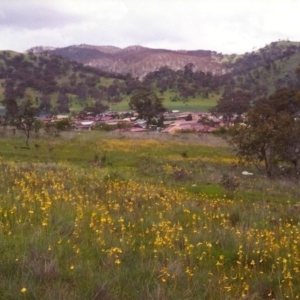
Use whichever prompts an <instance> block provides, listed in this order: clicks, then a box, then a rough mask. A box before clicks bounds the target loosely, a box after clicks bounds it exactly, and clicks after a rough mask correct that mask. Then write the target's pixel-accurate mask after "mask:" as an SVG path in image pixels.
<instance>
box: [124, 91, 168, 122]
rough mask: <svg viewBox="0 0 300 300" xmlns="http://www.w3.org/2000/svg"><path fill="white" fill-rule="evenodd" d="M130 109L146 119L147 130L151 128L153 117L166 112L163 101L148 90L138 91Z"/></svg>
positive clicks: (134, 95) (131, 101)
mask: <svg viewBox="0 0 300 300" xmlns="http://www.w3.org/2000/svg"><path fill="white" fill-rule="evenodd" d="M129 107H130V108H131V109H133V110H136V111H137V113H138V114H139V117H140V118H144V119H146V121H147V128H149V125H150V122H151V119H152V118H153V117H155V116H157V115H159V114H161V113H163V112H165V111H166V108H165V107H164V106H163V99H162V98H159V97H157V96H156V94H154V93H153V92H151V91H148V90H138V91H136V92H135V93H134V94H133V96H132V97H131V98H130V101H129Z"/></svg>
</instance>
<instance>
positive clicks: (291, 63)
mask: <svg viewBox="0 0 300 300" xmlns="http://www.w3.org/2000/svg"><path fill="white" fill-rule="evenodd" d="M81 48H84V52H80V51H79V50H80V49H81ZM81 48H80V47H79V48H78V49H77V50H78V51H79V52H78V51H77V52H76V53H77V54H76V55H79V54H80V53H88V52H90V53H93V55H94V56H95V55H96V54H97V53H98V52H99V51H100V52H101V53H104V54H103V56H106V57H112V55H113V54H114V53H117V52H119V51H120V50H119V49H118V48H116V47H112V46H99V47H97V46H87V45H83V46H81ZM142 48H143V47H142ZM47 49H48V50H47ZM47 49H45V48H39V49H38V50H36V51H28V53H25V54H22V53H16V52H12V51H2V52H0V101H2V103H3V105H4V106H6V104H7V103H8V102H9V100H10V99H16V100H17V101H21V100H22V99H23V98H24V97H25V94H26V93H29V94H31V95H32V96H33V98H34V99H35V104H36V105H37V106H38V107H39V108H40V110H41V111H42V112H45V113H64V112H70V111H80V110H83V109H85V108H86V109H89V110H93V111H95V112H99V111H103V110H104V109H106V108H108V107H110V108H111V107H114V106H115V105H118V104H119V103H124V105H123V104H122V107H124V108H126V107H128V105H127V101H128V100H129V98H130V97H131V95H132V92H134V91H135V90H137V89H139V88H144V89H150V90H152V91H154V92H155V93H157V94H158V95H159V96H160V97H162V98H164V99H165V100H166V102H167V103H168V105H170V106H172V107H173V108H175V107H176V105H177V104H179V102H181V107H184V105H188V101H192V102H193V103H194V104H195V105H197V103H200V101H203V100H206V99H213V101H212V102H210V103H213V102H214V103H215V101H216V100H217V99H219V98H220V97H221V96H222V95H223V94H224V93H227V94H228V91H234V90H242V91H244V92H247V93H248V95H250V97H251V99H253V100H254V99H257V98H261V97H265V96H268V95H270V94H272V93H274V91H275V90H277V89H279V88H281V87H293V88H298V89H300V76H299V74H300V68H299V63H300V43H297V42H288V41H280V42H274V43H271V44H270V45H267V46H266V47H264V48H262V49H259V50H256V51H253V52H251V53H245V54H244V55H220V54H218V55H217V54H216V55H215V56H214V54H213V53H214V52H212V51H210V52H209V51H208V52H205V51H193V52H194V53H193V55H194V56H195V57H196V56H198V58H199V57H202V58H205V57H206V58H205V59H207V58H208V57H210V59H213V60H214V64H218V65H219V67H218V68H219V70H222V71H221V72H220V73H213V72H209V71H208V69H207V68H206V67H205V65H204V67H203V68H204V69H203V70H201V69H199V65H196V64H194V63H193V61H191V62H189V63H187V64H186V65H184V66H182V67H180V68H178V69H173V68H172V67H170V66H167V65H164V64H167V61H164V60H162V61H161V62H160V63H161V66H160V67H159V68H158V69H157V70H155V71H152V72H149V73H147V74H145V75H144V76H143V77H142V78H136V77H134V76H133V75H132V74H130V73H127V74H121V73H118V72H111V71H110V72H109V71H106V70H102V69H99V68H95V67H92V66H90V65H89V64H88V62H87V64H86V65H84V64H83V63H81V62H79V61H76V60H74V59H76V55H75V56H72V58H73V60H69V59H66V58H63V57H61V56H57V55H51V54H49V53H52V52H49V48H47ZM50 49H51V48H50ZM45 50H47V51H46V52H44V51H45ZM160 51H162V50H160ZM48 52H49V53H48ZM100 52H99V53H100ZM127 52H128V53H130V54H128V56H125V57H127V59H129V58H130V59H133V58H135V60H133V61H136V62H137V61H139V62H141V61H142V60H143V53H145V51H144V50H143V49H140V47H138V46H137V47H129V48H128V49H127ZM162 52H163V51H162ZM162 52H161V53H162ZM167 52H168V51H166V53H167ZM181 52H182V53H184V51H181ZM191 52H192V51H191ZM123 53H124V52H123ZM154 53H156V52H155V51H154ZM190 54H191V53H190ZM190 54H189V55H190ZM97 55H98V54H97ZM180 57H182V56H180ZM85 59H87V58H86V57H85ZM129 61H130V60H129ZM203 61H204V60H203ZM203 61H202V62H203ZM187 109H188V107H187Z"/></svg>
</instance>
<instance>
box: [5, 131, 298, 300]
mask: <svg viewBox="0 0 300 300" xmlns="http://www.w3.org/2000/svg"><path fill="white" fill-rule="evenodd" d="M0 134H1V140H2V142H1V145H2V146H1V150H0V157H1V163H0V169H1V173H2V176H1V179H0V195H1V203H0V238H1V245H0V251H1V260H0V277H1V280H0V294H1V298H2V299H53V298H57V299H183V298H184V299H199V298H200V299H287V298H290V299H297V298H299V297H300V287H299V263H300V252H299V246H298V245H299V243H300V234H299V225H298V224H299V222H300V220H299V213H298V210H299V207H298V199H299V196H300V195H299V188H298V186H297V184H296V182H294V181H293V180H294V179H292V178H290V179H287V178H277V179H274V180H273V181H269V180H267V179H266V178H265V177H264V176H261V175H260V174H258V173H256V172H255V170H252V169H249V166H247V165H243V166H239V165H237V158H236V157H235V156H234V155H233V154H232V152H231V150H230V148H229V147H228V146H227V145H226V144H225V142H224V140H222V139H219V138H217V137H213V136H211V135H207V136H200V137H199V136H197V135H194V134H192V135H190V134H178V135H174V136H165V135H158V134H155V133H153V134H151V133H146V134H144V135H135V136H131V135H126V134H124V133H109V134H108V133H101V132H96V131H92V132H81V133H80V134H78V133H77V132H61V137H55V138H54V137H52V136H49V135H48V134H47V133H43V132H41V133H40V134H39V135H38V136H32V143H34V144H35V145H38V147H35V148H33V149H30V150H23V149H22V147H20V146H21V145H22V141H21V140H20V134H21V133H19V131H17V132H16V134H15V135H14V136H13V135H11V133H10V131H9V130H8V129H2V130H1V132H0ZM24 151H25V152H24ZM245 168H247V170H249V171H252V172H254V175H253V176H248V177H243V176H242V175H241V173H242V171H243V170H245ZM226 174H229V175H230V176H225V175H226Z"/></svg>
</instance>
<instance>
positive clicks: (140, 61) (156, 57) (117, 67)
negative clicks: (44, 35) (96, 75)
mask: <svg viewBox="0 0 300 300" xmlns="http://www.w3.org/2000/svg"><path fill="white" fill-rule="evenodd" d="M26 52H27V53H34V54H40V53H45V52H46V53H49V54H54V55H59V56H62V57H64V58H68V59H70V60H75V61H78V62H80V63H82V64H84V65H88V66H92V67H95V68H99V69H101V70H104V71H107V72H111V73H120V74H128V73H129V74H131V75H132V76H133V77H138V78H144V77H145V76H146V75H147V74H148V73H150V72H154V71H157V70H159V68H160V67H165V66H167V67H169V68H171V69H172V70H175V71H177V70H180V69H183V68H184V67H185V66H186V65H188V64H193V66H194V70H195V71H204V72H211V73H212V74H214V75H221V74H224V73H225V72H226V69H225V68H224V66H223V65H222V63H221V61H222V59H223V57H224V56H223V55H222V54H220V53H217V52H215V51H207V50H195V51H188V50H179V51H174V50H168V49H151V48H147V47H142V46H138V45H135V46H129V47H126V48H123V49H122V48H118V47H114V46H91V45H85V44H81V45H73V46H68V47H64V48H53V47H43V46H37V47H33V48H31V49H29V50H27V51H26Z"/></svg>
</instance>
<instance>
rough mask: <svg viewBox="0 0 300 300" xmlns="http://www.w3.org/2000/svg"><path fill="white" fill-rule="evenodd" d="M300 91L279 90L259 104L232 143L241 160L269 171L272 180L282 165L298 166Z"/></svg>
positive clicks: (299, 150) (237, 131) (235, 134)
mask: <svg viewBox="0 0 300 300" xmlns="http://www.w3.org/2000/svg"><path fill="white" fill-rule="evenodd" d="M299 112H300V92H299V91H297V90H295V89H289V88H283V89H280V90H277V91H276V92H275V93H274V94H273V95H271V96H270V97H269V98H267V99H261V100H260V101H258V102H257V103H256V105H255V107H254V108H253V109H251V110H250V111H249V113H248V115H247V125H246V126H238V127H237V129H236V131H235V133H234V135H233V138H232V143H233V144H234V145H235V146H236V147H237V154H238V156H239V157H240V158H241V160H244V161H248V162H252V163H254V164H255V165H256V166H257V167H258V168H259V169H261V170H262V169H263V168H264V169H265V171H266V174H267V175H268V176H269V177H272V176H274V175H275V174H276V172H278V170H279V166H280V165H293V166H294V167H295V168H296V169H297V167H298V160H299V158H300V121H299V115H298V114H299Z"/></svg>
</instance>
